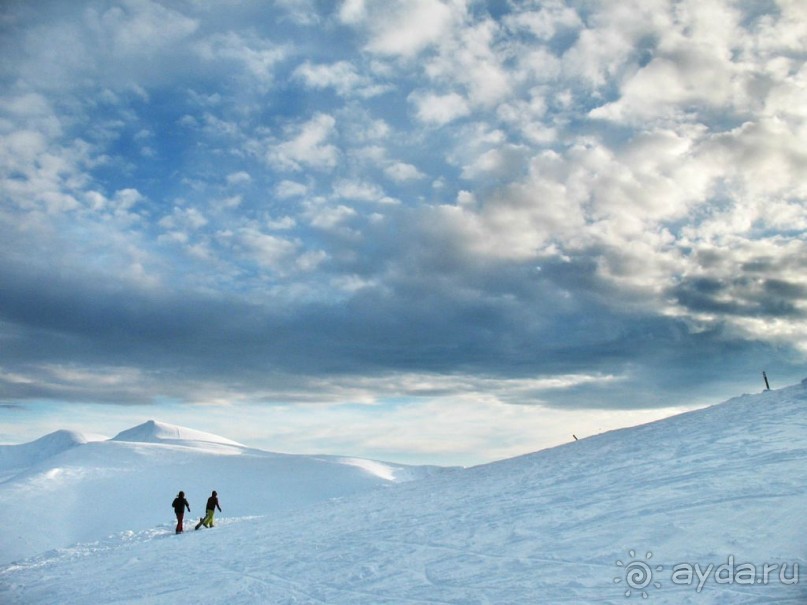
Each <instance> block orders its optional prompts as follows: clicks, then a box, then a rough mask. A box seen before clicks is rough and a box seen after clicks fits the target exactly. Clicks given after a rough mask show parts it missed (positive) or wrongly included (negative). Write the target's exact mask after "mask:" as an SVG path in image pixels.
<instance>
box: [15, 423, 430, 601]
mask: <svg viewBox="0 0 807 605" xmlns="http://www.w3.org/2000/svg"><path fill="white" fill-rule="evenodd" d="M435 471H436V469H434V467H407V466H402V465H395V464H387V463H383V462H376V461H372V460H357V459H345V458H337V457H329V456H292V455H286V454H276V453H270V452H265V451H262V450H257V449H250V448H248V447H246V446H243V445H241V444H239V443H237V442H235V441H232V440H230V439H226V438H225V437H219V436H218V435H213V434H210V433H204V432H201V431H196V430H193V429H189V428H185V427H179V426H174V425H170V424H165V423H161V422H156V421H154V420H150V421H148V422H145V423H143V424H141V425H139V426H136V427H133V428H131V429H128V430H125V431H123V432H121V433H119V434H118V435H117V436H115V437H113V438H112V439H108V440H102V441H90V440H89V439H87V438H85V437H84V436H82V435H80V434H78V433H71V432H68V431H57V432H55V433H51V434H50V435H46V436H45V437H42V438H41V439H38V440H36V441H34V442H32V443H27V444H22V445H13V446H8V445H7V446H0V473H2V475H0V510H2V511H3V513H2V518H3V522H2V523H0V564H2V563H9V562H11V561H13V560H15V559H19V558H21V557H26V556H31V555H34V554H37V553H40V552H42V551H45V550H47V549H52V548H58V547H65V546H69V545H71V544H74V543H76V542H86V541H92V540H99V539H103V538H106V537H107V536H109V535H110V534H112V533H115V532H120V531H124V530H128V529H144V528H149V527H154V526H155V525H158V524H160V523H165V522H167V521H169V520H170V519H171V518H172V516H173V510H172V509H171V507H170V504H171V501H172V500H173V498H174V496H176V494H177V492H178V491H179V490H183V491H185V493H186V494H187V497H188V499H189V501H190V505H191V513H192V514H191V515H189V517H190V518H192V517H193V515H195V514H197V513H198V514H199V515H201V514H203V512H204V511H203V507H204V504H205V502H206V500H207V497H208V496H209V495H210V492H211V491H212V490H213V489H215V490H217V491H218V492H219V494H220V499H221V501H222V504H221V506H222V509H223V510H224V511H226V514H227V515H229V516H238V517H241V516H249V515H267V514H272V515H277V514H280V513H282V512H284V511H290V510H297V509H300V508H303V507H306V506H309V505H311V504H313V503H316V502H321V501H324V500H328V499H329V498H336V497H341V496H346V495H349V494H353V493H355V492H360V491H365V490H368V489H374V488H377V487H380V486H384V485H387V484H391V483H395V482H398V481H402V480H408V479H414V478H417V477H419V476H421V475H423V474H427V473H431V472H435ZM189 522H190V521H189ZM0 602H1V601H0Z"/></svg>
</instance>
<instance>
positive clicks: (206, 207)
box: [0, 0, 807, 464]
mask: <svg viewBox="0 0 807 605" xmlns="http://www.w3.org/2000/svg"><path fill="white" fill-rule="evenodd" d="M806 58H807V4H805V3H804V2H801V1H800V0H769V1H764V0H763V1H750V0H734V1H729V0H677V1H669V0H619V1H608V0H605V1H603V2H592V1H591V0H566V1H563V0H523V1H519V2H516V1H514V0H513V1H510V0H488V1H482V0H343V1H337V0H333V1H325V0H276V1H275V2H271V3H269V2H264V1H257V0H255V1H250V0H246V1H238V2H236V1H226V0H223V1H220V2H202V1H194V0H177V1H173V2H168V1H163V2H156V1H151V0H106V1H96V0H80V1H79V0H77V1H76V2H71V3H64V2H60V1H48V0H38V1H35V2H30V1H23V0H7V1H6V2H3V3H2V5H0V182H1V183H2V184H0V442H6V443H18V442H23V441H28V440H31V439H34V438H36V437H38V436H40V435H42V434H44V433H46V432H48V431H49V430H56V429H59V428H73V429H76V428H82V429H84V430H87V431H95V432H101V433H104V434H109V435H110V436H111V435H114V434H115V433H117V432H119V431H120V430H123V429H126V428H129V427H130V426H132V425H133V424H137V423H139V422H141V421H143V420H145V419H148V418H156V419H159V420H163V421H166V422H174V423H176V424H181V425H184V426H190V427H193V428H197V429H199V430H208V431H211V432H217V433H219V434H222V435H224V436H226V437H229V438H231V439H234V440H237V441H241V442H244V443H247V444H249V445H254V446H256V447H263V448H268V449H275V450H277V451H294V452H300V453H304V452H305V453H309V452H325V453H340V454H342V453H344V454H352V455H365V456H369V457H376V458H382V459H393V460H398V461H404V462H405V461H418V462H431V463H451V464H454V463H456V464H470V463H476V462H481V461H488V460H493V459H498V458H501V457H504V456H509V455H516V454H520V453H526V452H529V451H534V450H537V449H541V448H542V447H546V446H549V445H554V444H557V443H562V442H565V441H568V440H570V439H571V438H572V437H571V435H572V434H576V435H578V436H585V435H589V434H594V433H597V432H600V431H602V430H607V429H609V428H614V427H618V426H627V425H632V424H636V423H638V422H643V421H646V420H651V419H654V418H660V417H664V416H667V415H670V414H671V413H674V412H676V411H680V410H683V409H689V408H692V407H698V406H703V405H706V404H710V403H717V402H719V401H722V400H724V399H727V398H729V397H731V396H734V395H737V394H741V393H743V392H757V391H759V390H761V389H762V388H764V383H763V381H762V375H761V373H762V371H767V373H768V376H769V378H770V380H771V386H772V387H774V388H775V387H780V386H785V385H786V384H792V383H794V382H797V381H798V380H801V379H802V378H803V377H804V376H805V375H807V373H805V369H804V362H805V356H806V354H807V321H805V315H806V313H807V272H805V271H804V268H803V267H804V266H805V262H807V241H805V240H806V238H805V231H806V229H807V210H806V209H805V198H807V67H806V66H805V59H806Z"/></svg>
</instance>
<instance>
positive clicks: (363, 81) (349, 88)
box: [293, 61, 389, 98]
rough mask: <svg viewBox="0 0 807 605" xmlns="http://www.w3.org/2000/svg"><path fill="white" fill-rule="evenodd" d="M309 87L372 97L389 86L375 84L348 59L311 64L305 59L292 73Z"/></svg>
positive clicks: (346, 94)
mask: <svg viewBox="0 0 807 605" xmlns="http://www.w3.org/2000/svg"><path fill="white" fill-rule="evenodd" d="M293 76H294V77H295V78H298V79H300V80H302V81H303V82H304V83H305V85H306V86H307V87H309V88H316V89H322V88H333V89H334V90H335V91H336V93H337V94H339V95H342V96H350V95H354V94H355V95H359V96H361V97H364V98H369V97H373V96H376V95H379V94H382V93H383V92H385V91H387V90H389V86H385V85H381V84H375V83H373V81H372V80H370V79H369V78H367V77H365V76H362V75H360V74H359V73H358V71H357V70H356V67H355V66H354V65H353V64H352V63H349V62H348V61H337V62H336V63H331V64H313V63H311V62H310V61H306V62H305V63H303V64H302V65H300V66H298V67H297V68H296V69H295V70H294V73H293Z"/></svg>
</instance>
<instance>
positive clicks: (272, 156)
mask: <svg viewBox="0 0 807 605" xmlns="http://www.w3.org/2000/svg"><path fill="white" fill-rule="evenodd" d="M335 134H336V120H335V119H334V118H333V117H332V116H330V115H328V114H323V113H318V114H316V115H314V116H313V117H312V118H311V119H310V120H309V121H308V122H305V123H304V124H302V125H300V126H299V127H297V128H296V129H294V131H293V132H292V136H291V138H289V139H287V140H285V141H283V142H281V143H278V144H276V145H273V146H272V147H271V149H270V150H269V152H268V153H267V160H268V161H269V163H270V164H272V165H274V166H277V167H278V168H280V169H283V170H301V169H302V168H303V167H304V166H305V167H309V168H315V169H318V170H330V169H332V168H334V167H335V166H336V165H337V163H338V161H339V155H340V154H339V150H338V148H337V147H336V146H335V145H333V144H332V143H330V142H329V141H330V140H331V139H332V138H333V136H334V135H335Z"/></svg>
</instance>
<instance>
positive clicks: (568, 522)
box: [0, 384, 807, 605]
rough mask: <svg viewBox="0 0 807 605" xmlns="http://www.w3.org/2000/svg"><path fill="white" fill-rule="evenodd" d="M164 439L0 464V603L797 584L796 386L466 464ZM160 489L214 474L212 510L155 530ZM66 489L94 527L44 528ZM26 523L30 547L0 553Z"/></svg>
mask: <svg viewBox="0 0 807 605" xmlns="http://www.w3.org/2000/svg"><path fill="white" fill-rule="evenodd" d="M185 434H186V435H187V434H188V433H185ZM169 441H171V443H168V444H165V443H154V442H148V443H145V442H138V443H131V442H129V443H127V442H121V441H113V440H110V441H106V442H100V443H86V444H78V445H75V446H73V447H70V448H68V449H65V450H63V451H60V452H59V453H57V454H55V455H53V456H51V457H49V458H47V459H46V460H37V461H36V462H35V463H33V464H32V465H31V467H30V468H28V469H26V470H24V471H22V472H20V473H19V474H18V475H15V476H14V477H13V478H12V479H9V480H7V481H6V482H4V483H2V484H0V505H2V507H3V510H4V517H5V520H6V521H7V523H6V525H9V526H14V525H16V524H17V523H18V522H19V521H20V520H21V519H23V518H24V516H25V515H29V516H30V515H33V516H36V517H38V518H39V521H38V522H37V523H36V525H35V526H34V525H32V526H20V527H19V528H14V529H13V530H10V529H9V528H8V527H7V528H3V529H2V532H3V533H2V535H0V545H2V550H3V554H4V557H3V558H4V559H5V560H6V565H5V566H4V567H2V568H0V602H2V603H4V604H6V603H8V604H22V603H24V604H36V603H63V604H69V603H76V604H78V603H85V602H93V603H149V604H162V603H165V604H168V603H177V602H195V603H206V604H216V603H222V604H224V603H227V604H228V605H229V604H239V603H277V604H291V603H297V604H299V603H306V604H307V603H328V604H342V603H343V604H351V605H355V604H365V603H366V604H372V605H380V604H386V603H390V604H391V603H395V604H409V603H461V604H485V603H491V604H522V603H524V604H526V603H549V604H556V603H579V604H587V603H612V604H616V603H629V602H631V601H634V602H648V603H669V604H676V605H678V604H687V603H689V604H698V605H700V604H732V605H734V604H740V605H747V604H760V605H761V604H763V603H765V604H767V603H778V604H792V605H796V604H804V603H807V585H805V582H807V580H805V579H803V578H802V577H801V575H803V574H804V572H805V569H807V561H805V542H804V536H805V529H807V527H806V526H807V518H806V517H807V516H806V515H805V514H804V513H805V511H806V510H807V507H805V505H806V504H807V478H805V473H804V468H805V462H807V387H806V386H805V385H803V384H802V385H796V386H793V387H789V388H786V389H781V390H779V391H769V392H764V393H762V394H757V395H747V396H742V397H738V398H736V399H733V400H730V401H728V402H725V403H722V404H720V405H716V406H713V407H711V408H707V409H704V410H698V411H696V412H690V413H687V414H683V415H680V416H676V417H673V418H669V419H666V420H662V421H658V422H655V423H651V424H647V425H643V426H640V427H635V428H631V429H622V430H619V431H613V432H609V433H605V434H602V435H598V436H595V437H591V438H588V439H582V440H580V441H577V442H573V443H569V444H566V445H563V446H560V447H557V448H552V449H549V450H544V451H541V452H536V453H534V454H529V455H526V456H521V457H519V458H514V459H510V460H504V461H500V462H496V463H492V464H488V465H483V466H478V467H473V468H468V469H435V468H424V469H419V468H418V467H410V468H404V467H400V466H398V465H393V464H390V463H382V462H376V461H361V460H356V459H342V458H335V457H304V456H284V455H281V454H271V453H268V452H261V451H258V450H250V449H248V448H240V449H239V450H238V451H239V454H237V455H223V454H222V453H220V452H217V451H215V450H209V449H206V448H205V447H203V446H202V445H200V440H198V439H192V440H190V441H188V442H187V443H183V442H182V439H174V438H171V439H169ZM214 441H216V440H214ZM217 443H218V444H219V445H226V444H221V443H220V442H217ZM29 445H30V444H29ZM6 447H9V446H6ZM228 447H231V448H232V447H233V446H228ZM396 477H398V478H400V477H406V478H408V479H411V480H409V481H405V482H395V481H394V480H395V478H396ZM178 489H184V490H185V492H186V494H188V495H189V499H190V501H191V506H192V507H193V509H194V513H196V512H199V513H200V512H201V508H202V506H203V503H204V499H205V498H206V497H207V495H208V494H209V492H210V490H211V489H217V490H218V493H219V496H220V499H221V505H222V509H223V512H222V513H220V514H218V516H217V524H216V527H215V528H213V529H209V530H206V529H203V530H200V531H193V530H192V529H191V530H190V531H187V532H186V533H184V534H183V535H174V533H173V523H172V514H171V511H170V508H169V504H170V501H171V499H172V498H173V496H174V495H175V494H176V492H177V491H178ZM54 496H55V498H54ZM20 498H28V499H27V500H26V501H25V502H24V503H22V504H21V503H20V501H19V500H20ZM138 498H139V499H138ZM69 500H76V501H80V502H82V503H83V504H84V505H82V506H76V507H73V508H70V509H69V514H67V515H65V517H64V520H63V522H64V523H65V524H66V525H68V526H70V527H81V526H85V528H87V529H91V530H92V531H90V532H88V533H93V532H94V533H95V536H94V537H92V538H86V539H84V538H82V539H78V540H75V541H74V542H73V543H71V545H69V546H65V543H64V537H60V538H59V539H58V540H57V539H56V538H57V536H56V534H55V533H54V529H55V527H54V525H53V524H52V520H49V518H48V516H47V513H48V511H49V510H50V509H51V508H54V507H55V508H59V509H66V508H68V505H67V502H68V501H69ZM107 508H114V509H115V510H114V514H113V515H111V518H113V519H115V520H116V522H117V528H116V529H114V530H111V531H107V530H105V529H104V530H102V529H101V528H100V527H98V526H97V521H98V520H99V519H102V518H104V517H105V515H106V512H105V511H106V509H107ZM138 509H141V510H140V513H139V515H138V514H136V513H137V510H138ZM192 521H194V517H193V515H191V518H190V520H187V519H186V523H189V522H192ZM35 528H39V529H40V530H41V531H40V532H39V533H46V534H48V535H47V536H45V538H47V539H45V540H43V541H42V542H41V544H40V550H39V551H37V552H39V554H37V555H36V556H32V557H29V558H18V557H8V556H5V553H6V548H7V547H6V545H7V544H9V543H10V541H13V540H20V539H21V538H23V537H25V538H26V539H30V534H31V533H35ZM104 532H107V533H104ZM75 533H79V532H74V535H75ZM48 541H49V542H50V544H46V542H48ZM57 546H58V547H57ZM48 549H50V550H48ZM12 559H17V560H15V561H14V562H10V561H11V560H12ZM643 572H644V573H645V575H644V576H643V575H642V573H643ZM687 572H689V575H687ZM800 574H801V575H800ZM645 578H647V580H646V581H642V580H644V579H645ZM687 580H689V581H688V582H687ZM628 593H629V594H628ZM645 595H646V597H645Z"/></svg>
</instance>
